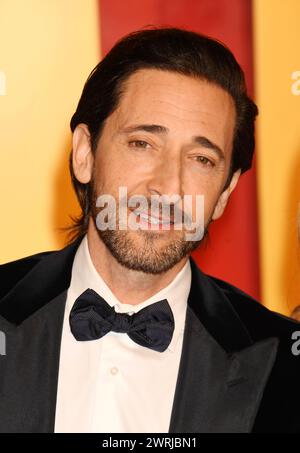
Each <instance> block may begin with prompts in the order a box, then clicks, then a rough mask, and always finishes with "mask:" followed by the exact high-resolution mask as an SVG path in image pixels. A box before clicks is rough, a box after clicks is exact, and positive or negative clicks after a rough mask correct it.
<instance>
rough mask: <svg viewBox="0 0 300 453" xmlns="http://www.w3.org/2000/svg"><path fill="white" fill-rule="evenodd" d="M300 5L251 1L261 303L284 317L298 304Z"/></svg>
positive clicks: (275, 0) (277, 0) (291, 1)
mask: <svg viewBox="0 0 300 453" xmlns="http://www.w3.org/2000/svg"><path fill="white" fill-rule="evenodd" d="M299 20H300V1H299V0H285V1H282V0H255V1H254V44H255V51H254V62H255V67H256V69H255V90H256V100H257V102H258V105H259V109H260V115H259V121H258V134H257V138H258V140H257V150H256V152H257V159H258V165H257V167H258V189H259V190H258V195H259V196H258V203H259V218H260V222H259V227H260V244H261V245H260V252H261V253H260V254H261V282H262V299H263V302H264V304H265V305H267V306H268V307H269V308H271V309H273V310H276V311H279V312H282V313H284V314H289V313H290V311H291V309H292V308H293V306H294V305H297V304H300V268H299V246H298V241H297V212H298V205H299V201H300V96H295V95H293V94H292V84H293V83H294V81H293V80H292V73H293V72H294V71H299V70H300V26H299Z"/></svg>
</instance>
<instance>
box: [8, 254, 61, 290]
mask: <svg viewBox="0 0 300 453" xmlns="http://www.w3.org/2000/svg"><path fill="white" fill-rule="evenodd" d="M51 253H53V251H45V252H40V253H36V254H34V255H30V256H26V257H23V258H20V259H17V260H15V261H10V262H8V263H4V264H0V299H1V298H2V297H3V296H5V294H7V293H8V291H9V290H10V289H11V288H13V287H14V286H15V285H16V284H17V283H18V281H20V280H22V278H23V277H25V275H26V274H28V273H29V272H30V271H31V269H33V268H34V267H35V266H36V265H37V264H38V263H39V261H40V260H41V259H42V258H43V257H45V256H47V255H49V254H51Z"/></svg>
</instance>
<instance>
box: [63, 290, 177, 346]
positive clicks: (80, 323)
mask: <svg viewBox="0 0 300 453" xmlns="http://www.w3.org/2000/svg"><path fill="white" fill-rule="evenodd" d="M69 321H70V327H71V332H72V334H73V335H74V337H75V338H76V340H78V341H90V340H97V339H99V338H101V337H103V336H104V335H106V334H107V333H108V332H110V331H113V332H120V333H127V334H128V336H129V337H130V338H131V339H132V340H133V341H135V342H136V343H138V344H139V345H141V346H145V347H146V348H150V349H153V350H154V351H158V352H163V351H165V350H166V349H167V347H168V346H169V344H170V342H171V340H172V336H173V331H174V324H175V323H174V316H173V313H172V310H171V308H170V306H169V304H168V301H167V299H163V300H160V301H158V302H156V303H154V304H151V305H148V306H147V307H145V308H142V309H141V310H140V311H138V312H137V313H134V314H133V315H128V314H127V313H116V312H115V310H114V308H113V307H111V306H110V305H109V304H108V303H107V302H106V300H104V299H103V297H101V296H100V295H99V294H97V293H96V292H95V291H93V290H92V289H87V290H86V291H84V292H83V293H82V294H81V295H80V296H79V297H78V298H77V299H76V301H75V303H74V305H73V307H72V310H71V313H70V318H69Z"/></svg>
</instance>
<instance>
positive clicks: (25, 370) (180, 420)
mask: <svg viewBox="0 0 300 453" xmlns="http://www.w3.org/2000/svg"><path fill="white" fill-rule="evenodd" d="M80 240H81V239H79V240H77V241H75V242H74V243H72V244H71V245H69V246H68V247H66V248H64V249H62V250H60V251H57V252H45V253H40V254H37V255H34V256H31V257H27V258H23V259H21V260H18V261H14V262H12V263H8V264H4V265H2V266H0V330H1V331H3V332H4V333H5V334H6V355H2V356H0V432H15V433H16V432H35V433H37V432H53V431H54V421H55V407H56V394H57V382H58V370H59V354H60V343H61V333H62V323H63V316H64V308H65V302H66V294H67V289H68V287H69V284H70V279H71V269H72V263H73V259H74V255H75V252H76V249H77V247H78V245H79V243H80ZM191 266H192V285H191V290H190V294H189V299H188V307H187V316H186V324H185V331H184V338H183V349H182V355H181V359H180V366H179V371H178V377H177V384H176V391H175V396H174V401H173V409H172V414H171V421H170V427H169V432H170V433H202V432H204V433H205V432H206V433H211V432H214V433H217V432H220V433H221V432H222V433H224V432H228V433H229V432H236V433H239V432H300V355H299V356H297V355H293V353H292V350H291V347H292V344H293V341H295V340H292V334H293V332H296V331H300V324H299V323H297V322H295V321H292V320H290V319H289V318H285V317H283V316H281V315H278V314H275V313H273V312H271V311H269V310H267V309H266V308H264V307H263V306H261V305H260V304H258V303H257V302H256V301H255V300H253V299H251V298H250V297H249V296H247V295H246V294H244V293H243V292H241V291H240V290H238V289H237V288H235V287H233V286H231V285H229V284H227V283H224V282H222V281H220V280H217V279H214V278H212V277H208V276H206V275H204V274H203V273H202V272H201V271H200V270H199V269H198V268H197V266H196V265H195V263H194V262H193V260H192V259H191ZM74 379H76V376H74Z"/></svg>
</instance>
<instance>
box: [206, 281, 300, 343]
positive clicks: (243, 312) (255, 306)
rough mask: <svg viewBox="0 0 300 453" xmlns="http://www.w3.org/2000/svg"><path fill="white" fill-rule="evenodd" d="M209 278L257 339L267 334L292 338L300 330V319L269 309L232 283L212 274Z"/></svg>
mask: <svg viewBox="0 0 300 453" xmlns="http://www.w3.org/2000/svg"><path fill="white" fill-rule="evenodd" d="M208 278H209V279H210V280H211V282H212V283H213V284H214V285H217V286H218V287H219V289H220V290H221V291H222V292H223V293H224V295H225V296H226V297H227V299H229V301H230V303H231V305H232V306H233V308H234V309H235V311H236V312H237V314H238V315H239V317H240V318H241V320H242V322H243V323H244V324H245V325H246V327H247V329H248V330H249V333H250V334H251V336H252V337H253V338H255V339H256V340H261V339H263V338H265V337H266V336H277V337H281V338H285V339H287V338H288V339H289V340H290V334H291V333H292V332H295V331H297V330H298V331H300V323H299V322H298V321H296V320H294V319H292V318H289V317H287V316H284V315H282V314H280V313H277V312H275V311H272V310H270V309H268V308H267V307H265V306H264V305H262V304H261V303H260V302H258V301H257V300H256V299H254V298H253V297H252V296H250V295H249V294H247V293H245V292H244V291H242V290H240V289H239V288H237V287H236V286H234V285H232V284H230V283H227V282H225V281H223V280H220V279H218V278H215V277H211V276H208Z"/></svg>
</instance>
